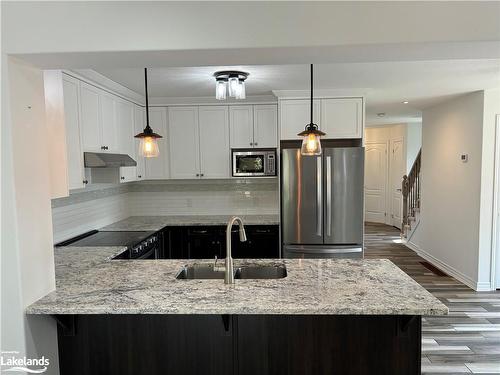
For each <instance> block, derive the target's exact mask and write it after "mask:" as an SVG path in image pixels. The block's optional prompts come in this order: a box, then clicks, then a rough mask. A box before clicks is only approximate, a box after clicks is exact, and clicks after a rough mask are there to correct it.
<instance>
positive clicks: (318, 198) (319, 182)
mask: <svg viewBox="0 0 500 375" xmlns="http://www.w3.org/2000/svg"><path fill="white" fill-rule="evenodd" d="M322 169H323V168H322V166H321V156H318V157H317V158H316V188H317V193H316V234H317V235H318V236H321V235H322V232H323V230H322V228H321V226H322V224H323V220H322V217H321V214H322V212H323V208H322V207H323V196H322V195H323V191H322V185H323V176H322V175H321V174H322Z"/></svg>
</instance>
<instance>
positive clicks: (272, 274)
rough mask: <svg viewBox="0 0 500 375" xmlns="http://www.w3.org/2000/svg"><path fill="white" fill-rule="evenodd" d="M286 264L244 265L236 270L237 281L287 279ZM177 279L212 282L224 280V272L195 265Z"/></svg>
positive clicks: (210, 267)
mask: <svg viewBox="0 0 500 375" xmlns="http://www.w3.org/2000/svg"><path fill="white" fill-rule="evenodd" d="M286 275H287V272H286V267H285V265H284V264H280V265H275V264H263V265H254V264H252V265H242V266H241V267H238V268H236V269H235V270H234V278H235V279H240V280H243V279H282V278H284V277H286ZM175 278H176V279H180V280H195V279H198V280H210V279H224V270H223V269H222V270H220V269H218V268H217V269H214V266H213V265H212V264H193V265H187V266H184V267H182V268H181V270H180V271H179V273H178V274H177V276H176V277H175Z"/></svg>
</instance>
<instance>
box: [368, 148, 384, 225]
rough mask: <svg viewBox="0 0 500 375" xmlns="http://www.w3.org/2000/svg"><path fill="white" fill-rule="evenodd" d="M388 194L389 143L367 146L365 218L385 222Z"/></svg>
mask: <svg viewBox="0 0 500 375" xmlns="http://www.w3.org/2000/svg"><path fill="white" fill-rule="evenodd" d="M386 194H387V143H386V142H381V143H367V144H366V146H365V220H366V221H371V222H375V223H385V218H386Z"/></svg>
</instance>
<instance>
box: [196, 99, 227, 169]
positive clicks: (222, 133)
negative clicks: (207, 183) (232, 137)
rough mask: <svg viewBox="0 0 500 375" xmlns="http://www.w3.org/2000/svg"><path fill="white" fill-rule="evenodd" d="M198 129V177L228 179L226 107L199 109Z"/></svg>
mask: <svg viewBox="0 0 500 375" xmlns="http://www.w3.org/2000/svg"><path fill="white" fill-rule="evenodd" d="M199 128H200V130H199V136H200V177H202V178H229V176H230V172H229V171H230V159H231V158H230V149H229V119H228V107H227V106H214V107H200V108H199Z"/></svg>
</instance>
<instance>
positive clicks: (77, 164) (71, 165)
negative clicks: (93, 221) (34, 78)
mask: <svg viewBox="0 0 500 375" xmlns="http://www.w3.org/2000/svg"><path fill="white" fill-rule="evenodd" d="M63 97H64V122H65V130H66V155H67V168H68V188H69V189H81V188H83V187H84V186H85V184H84V183H83V180H84V179H85V178H84V177H85V176H84V167H83V151H82V145H81V143H80V115H79V109H78V102H79V83H78V81H77V80H76V79H73V78H71V77H67V76H65V75H63Z"/></svg>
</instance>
